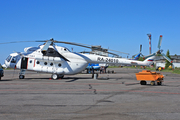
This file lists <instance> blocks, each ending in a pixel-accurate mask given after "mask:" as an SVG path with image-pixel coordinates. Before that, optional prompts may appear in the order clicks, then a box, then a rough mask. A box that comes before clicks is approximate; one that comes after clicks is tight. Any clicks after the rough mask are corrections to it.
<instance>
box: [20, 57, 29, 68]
mask: <svg viewBox="0 0 180 120" xmlns="http://www.w3.org/2000/svg"><path fill="white" fill-rule="evenodd" d="M27 64H28V58H26V57H23V58H22V59H21V69H27Z"/></svg>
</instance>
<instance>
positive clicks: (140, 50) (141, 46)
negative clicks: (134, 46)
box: [140, 45, 142, 53]
mask: <svg viewBox="0 0 180 120" xmlns="http://www.w3.org/2000/svg"><path fill="white" fill-rule="evenodd" d="M141 50H142V45H140V53H141Z"/></svg>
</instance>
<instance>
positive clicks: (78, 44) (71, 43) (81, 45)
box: [54, 40, 91, 49]
mask: <svg viewBox="0 0 180 120" xmlns="http://www.w3.org/2000/svg"><path fill="white" fill-rule="evenodd" d="M54 43H64V44H69V45H76V46H80V47H85V48H90V49H91V47H89V46H90V45H86V44H81V43H73V42H64V41H57V40H55V41H54Z"/></svg>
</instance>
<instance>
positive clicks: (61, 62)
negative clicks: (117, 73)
mask: <svg viewBox="0 0 180 120" xmlns="http://www.w3.org/2000/svg"><path fill="white" fill-rule="evenodd" d="M18 42H22V41H17V42H7V43H0V44H8V43H18ZM23 42H44V44H43V45H39V46H38V47H27V48H25V49H24V51H25V53H21V52H15V53H12V54H10V55H9V56H8V57H7V59H6V60H5V62H4V64H3V67H5V68H14V69H20V73H19V79H24V78H25V72H26V71H27V70H30V71H36V72H44V73H50V74H52V75H51V78H52V79H54V80H56V79H58V78H63V77H64V75H74V74H77V73H79V72H81V71H83V70H84V69H85V68H86V67H87V66H88V64H89V63H94V64H96V63H97V64H101V63H106V64H117V65H136V66H137V65H139V66H150V65H151V64H152V63H153V60H154V58H155V54H153V55H152V56H150V57H148V58H147V59H145V60H144V61H137V60H129V59H126V58H113V57H107V56H100V55H92V54H83V53H76V52H71V51H70V50H69V49H68V48H66V47H61V46H57V45H55V43H64V44H70V45H76V46H81V47H86V48H91V47H90V46H88V45H85V44H79V43H72V42H64V41H57V40H54V39H53V38H51V39H50V40H42V41H23Z"/></svg>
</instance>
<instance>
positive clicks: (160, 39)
mask: <svg viewBox="0 0 180 120" xmlns="http://www.w3.org/2000/svg"><path fill="white" fill-rule="evenodd" d="M161 42H162V35H160V37H159V43H158V48H159V50H160V48H161Z"/></svg>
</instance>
